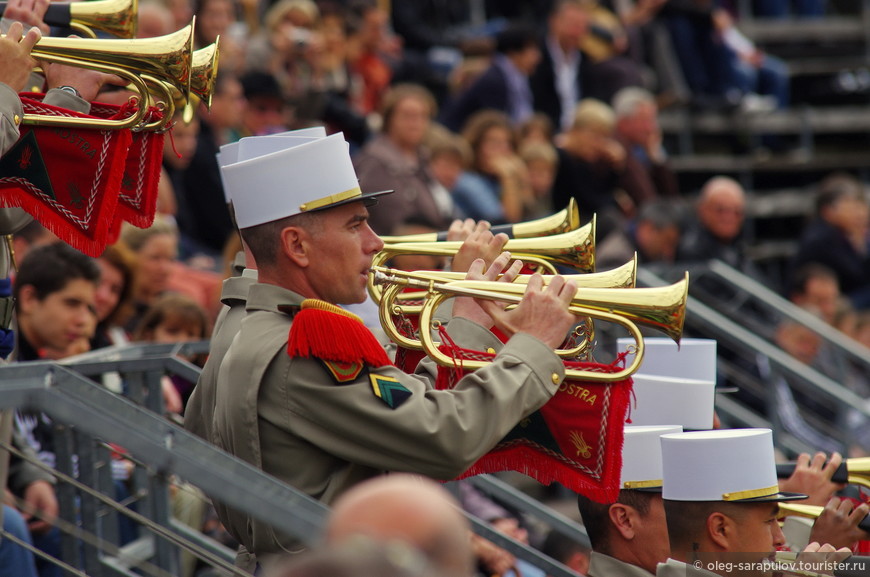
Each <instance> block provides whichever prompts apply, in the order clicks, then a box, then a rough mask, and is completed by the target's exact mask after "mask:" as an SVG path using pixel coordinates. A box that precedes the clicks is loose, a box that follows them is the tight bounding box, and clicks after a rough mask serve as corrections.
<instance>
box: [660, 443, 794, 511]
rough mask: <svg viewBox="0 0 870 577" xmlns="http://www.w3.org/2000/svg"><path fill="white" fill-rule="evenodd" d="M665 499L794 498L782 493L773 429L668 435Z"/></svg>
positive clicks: (664, 447)
mask: <svg viewBox="0 0 870 577" xmlns="http://www.w3.org/2000/svg"><path fill="white" fill-rule="evenodd" d="M661 443H662V469H663V475H664V476H663V479H664V484H663V487H662V497H663V498H665V499H669V500H672V501H741V502H760V501H788V500H793V499H805V498H806V495H799V494H797V493H780V492H779V485H778V484H777V478H776V465H775V463H774V456H773V433H772V432H771V430H770V429H719V430H715V431H693V432H690V433H675V434H669V435H662V437H661Z"/></svg>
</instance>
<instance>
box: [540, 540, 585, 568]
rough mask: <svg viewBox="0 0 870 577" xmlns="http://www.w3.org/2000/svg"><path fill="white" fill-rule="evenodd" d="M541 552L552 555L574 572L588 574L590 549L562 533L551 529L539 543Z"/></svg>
mask: <svg viewBox="0 0 870 577" xmlns="http://www.w3.org/2000/svg"><path fill="white" fill-rule="evenodd" d="M541 553H543V554H544V555H546V556H548V557H552V558H553V559H555V560H556V561H558V562H559V563H561V564H562V565H564V566H565V567H567V568H568V569H571V570H572V571H574V572H575V573H578V574H580V575H589V555H590V554H591V553H592V550H591V549H589V547H586V546H584V545H582V544H581V543H579V542H578V541H577V540H576V539H572V538H571V537H568V536H567V535H565V534H564V533H561V532H559V531H556V530H555V529H551V530H550V532H549V533H547V537H546V538H545V539H544V542H543V543H541Z"/></svg>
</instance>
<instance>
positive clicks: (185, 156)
mask: <svg viewBox="0 0 870 577" xmlns="http://www.w3.org/2000/svg"><path fill="white" fill-rule="evenodd" d="M183 114H184V113H183V112H182V111H178V112H176V114H175V117H174V118H173V122H174V125H173V127H172V136H171V137H170V138H166V139H165V140H164V141H163V165H162V166H161V167H160V183H159V185H158V188H157V212H159V213H161V214H166V215H170V216H173V217H174V216H177V215H178V198H179V196H180V197H181V198H182V200H183V201H185V202H188V201H189V198H188V197H189V195H187V194H185V191H184V175H185V171H186V170H187V168H188V167H189V166H190V163H191V162H192V161H193V157H194V155H195V154H196V147H197V141H198V140H199V119H198V118H197V117H193V119H191V121H190V122H189V123H185V122H184V121H183V118H182V117H183ZM185 211H189V209H188V207H187V206H185ZM184 217H185V219H186V220H185V221H184V222H185V225H187V223H188V220H187V219H188V215H187V212H185V214H184ZM191 242H193V241H191Z"/></svg>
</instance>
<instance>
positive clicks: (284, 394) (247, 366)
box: [214, 284, 564, 559]
mask: <svg viewBox="0 0 870 577" xmlns="http://www.w3.org/2000/svg"><path fill="white" fill-rule="evenodd" d="M302 300H303V299H302V297H301V296H299V295H298V294H296V293H293V292H291V291H288V290H286V289H283V288H281V287H278V286H274V285H268V284H255V285H253V286H252V287H251V289H250V292H249V294H248V306H247V310H248V314H247V316H246V317H245V318H244V320H242V325H241V330H240V331H239V334H238V335H237V336H236V338H235V340H234V341H233V344H232V345H231V346H230V349H229V351H228V352H227V355H226V357H225V358H224V362H223V363H222V365H221V371H220V374H219V376H218V381H217V385H218V386H217V406H216V412H215V421H214V427H215V431H214V433H215V438H216V441H217V444H218V446H220V447H221V448H222V449H224V450H226V451H228V452H229V453H231V454H233V455H235V456H237V457H239V458H241V459H243V460H245V461H247V462H249V463H251V464H253V465H255V466H257V467H259V468H261V469H263V470H264V471H265V472H266V473H269V474H271V475H274V476H275V477H277V478H279V479H281V480H283V481H284V482H286V483H288V484H290V485H292V486H294V487H296V488H297V489H299V490H301V491H303V492H304V493H306V494H308V495H310V496H311V497H313V498H315V499H318V500H320V501H323V502H324V503H326V504H330V503H332V502H333V500H334V499H335V498H336V497H337V496H338V495H340V494H341V493H342V492H343V491H345V490H346V489H348V488H349V487H351V486H352V485H354V484H356V483H359V482H360V481H363V480H365V479H368V478H370V477H373V476H376V475H379V474H381V473H383V472H385V471H406V472H413V473H417V474H421V475H426V476H429V477H433V478H435V479H452V478H454V477H456V476H457V475H459V474H460V473H462V472H464V471H465V470H466V469H467V468H468V467H469V466H470V465H471V464H472V463H474V462H475V461H476V460H477V459H478V458H479V457H480V456H482V455H483V454H485V453H486V452H487V451H488V450H489V449H491V448H492V447H493V446H494V445H495V443H497V442H498V441H499V440H500V439H501V438H502V437H504V436H505V435H506V434H507V433H508V432H509V431H510V429H511V428H512V427H513V426H514V425H515V424H516V423H517V422H519V421H520V420H521V419H522V418H523V417H525V416H526V415H528V414H530V413H531V412H533V411H535V410H537V409H538V408H540V407H541V406H542V405H543V404H544V403H546V402H547V401H548V400H549V399H550V398H551V397H552V396H553V394H555V392H556V390H557V388H558V385H559V383H560V382H561V380H562V379H563V378H564V368H563V365H562V362H561V361H560V360H559V358H558V357H557V356H556V355H555V354H554V353H553V351H552V350H551V349H550V348H549V347H547V346H546V345H545V344H544V343H542V342H541V341H539V340H537V339H535V338H534V337H531V336H529V335H523V334H519V335H516V336H514V337H513V338H512V339H511V340H510V341H509V342H508V343H507V344H506V345H505V346H504V348H503V349H502V350H501V351H500V352H499V354H498V357H497V358H496V360H495V361H494V362H493V363H492V364H491V365H490V366H488V367H486V368H482V369H480V370H478V371H476V372H474V373H473V374H471V375H469V376H466V377H465V378H464V379H462V380H461V381H460V382H459V384H458V385H457V387H456V388H455V389H453V390H449V391H436V390H434V389H433V387H432V382H433V378H434V374H435V368H434V365H432V364H431V362H428V361H424V362H423V363H421V365H420V367H419V368H418V373H419V374H417V375H409V374H406V373H404V372H402V371H400V370H399V369H397V368H396V367H394V366H385V367H377V368H369V369H368V370H366V369H364V370H363V371H362V373H361V374H360V375H359V376H358V377H357V378H356V379H355V380H353V381H350V382H345V383H338V382H336V380H335V379H334V378H333V377H332V376H331V374H330V373H329V372H327V370H326V368H325V367H324V365H323V364H322V363H321V362H320V361H318V360H315V359H310V358H290V357H289V356H288V355H287V354H286V352H285V351H286V344H287V336H288V334H289V331H290V326H291V323H292V317H291V316H290V314H285V313H283V312H279V310H278V307H279V306H281V305H289V306H298V305H299V304H300V303H301V301H302ZM448 329H449V331H450V334H451V335H452V337H453V338H454V340H455V341H456V342H457V344H459V345H460V346H465V347H473V348H477V349H478V350H480V349H481V348H484V349H485V348H486V347H494V348H496V350H498V349H499V348H500V347H501V343H499V342H498V341H497V339H496V338H495V337H494V336H493V335H492V333H490V332H489V331H488V330H486V329H484V328H483V327H480V326H479V325H476V324H474V323H471V322H469V321H467V320H464V319H454V320H453V321H451V323H450V325H449V326H448ZM335 336H336V338H341V335H335ZM370 374H371V375H374V374H377V375H379V376H381V377H385V378H392V379H395V380H396V381H397V382H398V383H401V385H402V386H403V387H405V388H406V389H407V390H408V392H409V393H410V394H409V396H408V397H407V398H406V399H405V400H404V402H403V403H401V404H399V405H397V406H395V408H391V407H390V406H389V405H388V404H387V403H386V402H384V401H383V400H381V399H380V398H378V397H377V396H376V395H375V394H374V390H373V386H372V382H371V380H370V378H369V375H370ZM221 520H222V521H223V522H224V525H225V526H226V528H227V529H228V530H229V531H230V533H231V534H232V535H233V536H234V537H235V538H236V539H237V540H238V541H239V542H240V543H241V544H242V546H243V547H245V548H246V549H247V550H248V551H250V552H252V553H254V554H255V555H256V556H257V558H258V559H262V558H263V557H264V556H267V555H268V554H270V553H279V552H282V551H293V550H298V548H299V547H298V545H297V544H296V542H295V540H294V539H293V538H291V537H290V536H288V535H279V534H276V533H275V531H274V530H273V529H272V528H271V527H269V526H266V525H263V524H261V523H259V522H257V521H255V520H254V519H249V518H248V517H247V516H245V515H244V514H242V513H239V512H236V511H231V512H229V514H228V516H227V517H226V518H222V519H221Z"/></svg>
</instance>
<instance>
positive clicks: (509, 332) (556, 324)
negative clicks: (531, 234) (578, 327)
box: [453, 252, 577, 349]
mask: <svg viewBox="0 0 870 577" xmlns="http://www.w3.org/2000/svg"><path fill="white" fill-rule="evenodd" d="M508 262H510V253H507V252H505V253H502V254H501V255H500V256H499V257H498V258H497V259H496V260H495V262H494V263H493V264H492V266H490V267H489V268H486V267H485V265H484V262H483V260H482V259H478V260H475V261H474V262H473V263H472V264H471V268H470V269H469V271H468V275H467V276H466V279H467V280H481V281H492V280H495V279H496V277H497V276H498V274H499V273H501V272H502V271H504V273H503V275H502V277H501V279H500V281H501V282H508V283H509V282H512V281H513V279H514V278H516V275H517V274H519V271H520V269H521V268H522V262H520V261H514V263H513V264H512V265H511V266H510V268H509V269H507V270H505V267H506V266H507V264H508ZM576 294H577V285H576V284H575V283H574V281H565V279H564V277H561V276H559V275H556V276H553V277H550V282H549V285H548V286H546V287H545V286H544V279H543V277H542V276H541V275H539V274H535V275H532V277H531V278H530V279H529V283H528V285H527V286H526V292H525V294H524V295H523V299H522V301H520V304H519V305H517V306H516V308H513V309H511V310H505V307H504V304H503V303H500V302H498V301H496V300H488V299H474V303H475V304H476V305H477V306H478V307H480V309H481V310H482V311H483V312H485V313H486V314H487V315H488V316H489V318H490V319H492V321H491V323H492V324H493V325H494V326H495V327H496V328H497V329H499V330H500V331H502V332H503V333H504V334H505V335H506V336H507V337H508V338H510V337H512V336H513V335H515V334H516V333H527V334H530V335H532V336H533V337H536V338H538V339H540V340H541V341H542V342H544V343H546V344H547V345H549V346H550V348H553V349H555V348H557V347H558V346H559V345H561V344H562V342H563V341H564V340H565V335H566V334H567V333H568V331H569V330H571V328H572V327H573V326H574V325H575V324H576V323H577V317H576V316H575V315H574V314H572V313H571V312H569V311H568V307H569V306H570V304H571V301H572V300H573V299H574V297H575V295H576ZM468 300H469V299H467V298H462V299H459V298H457V299H456V301H457V302H456V304H455V306H454V310H453V314H454V316H464V317H466V318H469V319H471V320H474V321H475V322H479V321H478V319H477V318H476V316H473V315H474V309H473V308H472V307H471V306H470V305H468V304H467V301H468ZM466 307H468V308H466ZM480 324H483V323H480ZM484 326H487V325H486V324H484Z"/></svg>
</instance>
